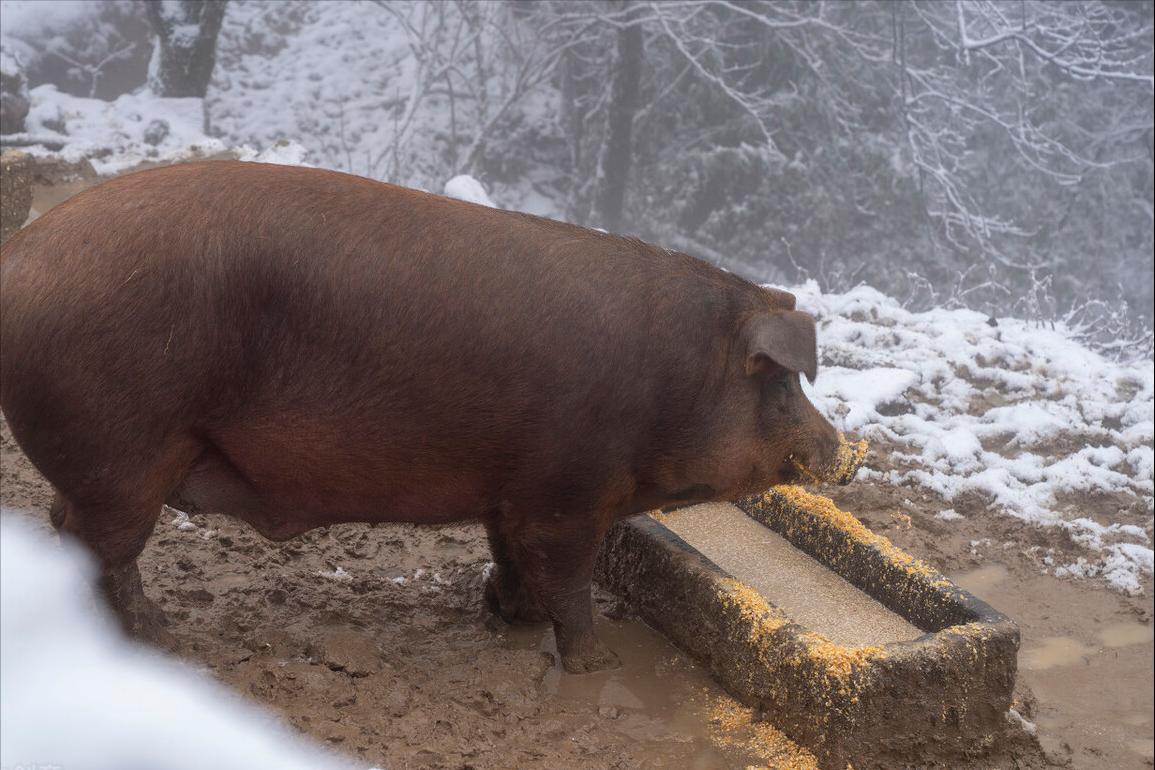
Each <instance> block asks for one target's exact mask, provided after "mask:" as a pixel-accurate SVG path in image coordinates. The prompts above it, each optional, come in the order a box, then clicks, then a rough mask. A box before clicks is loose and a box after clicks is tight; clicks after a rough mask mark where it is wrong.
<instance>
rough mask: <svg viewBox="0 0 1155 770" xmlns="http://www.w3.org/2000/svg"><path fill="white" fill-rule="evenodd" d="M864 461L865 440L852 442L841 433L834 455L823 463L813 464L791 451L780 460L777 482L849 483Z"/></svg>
mask: <svg viewBox="0 0 1155 770" xmlns="http://www.w3.org/2000/svg"><path fill="white" fill-rule="evenodd" d="M865 461H866V441H864V440H860V441H856V442H854V443H853V444H852V443H850V442H849V441H847V440H846V437H845V436H843V435H842V434H839V436H838V448H837V449H836V450H835V452H834V456H833V457H832V458H831V459H830V460H829V461H827V462H826V463H824V464H823V465H819V466H815V465H813V464H811V463H807V462H805V461H804V460H803V459H802V458H800V457H798V456H797V455H795V454H793V453H791V454H789V455H787V456H786V459H785V460H783V462H782V466H783V467H782V469H781V470H780V471H779V477H780V478H782V479H783V481H781V482H779V483H783V484H789V483H791V482H799V481H800V482H802V483H804V484H840V485H846V484H849V483H850V482H851V481H852V480H853V479H854V476H855V475H856V474H857V473H858V469H859V468H861V467H862V464H863V463H864V462H865Z"/></svg>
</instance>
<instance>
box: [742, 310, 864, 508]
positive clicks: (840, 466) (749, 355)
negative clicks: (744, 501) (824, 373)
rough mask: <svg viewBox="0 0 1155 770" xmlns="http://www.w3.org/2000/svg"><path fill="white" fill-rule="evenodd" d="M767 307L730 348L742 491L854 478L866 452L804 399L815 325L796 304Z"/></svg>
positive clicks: (746, 322)
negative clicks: (743, 470)
mask: <svg viewBox="0 0 1155 770" xmlns="http://www.w3.org/2000/svg"><path fill="white" fill-rule="evenodd" d="M769 297H770V302H769V303H768V304H769V306H768V307H767V308H766V309H765V310H758V311H755V312H752V313H750V314H748V315H747V316H746V317H744V318H743V319H742V322H741V324H740V326H739V328H738V329H737V331H736V336H735V338H734V340H733V344H732V346H731V354H730V355H731V361H730V366H729V371H730V377H731V378H732V379H731V382H730V388H731V389H732V390H731V393H732V398H733V401H732V402H731V403H732V405H733V407H736V408H734V409H732V411H730V414H729V419H731V420H733V419H738V420H742V421H745V422H746V425H745V426H743V428H742V429H738V430H737V432H736V434H731V439H734V438H737V437H739V436H740V438H738V441H737V442H736V445H737V446H736V449H737V451H739V452H741V453H742V455H743V457H741V458H735V459H737V461H738V465H739V467H746V468H750V469H751V470H750V476H749V478H748V479H745V480H743V482H742V483H741V484H740V486H742V487H745V489H744V490H743V491H746V492H754V491H761V490H763V489H766V488H767V487H769V486H772V485H775V484H788V483H795V482H807V481H835V482H838V483H842V484H845V483H847V482H849V481H850V479H851V478H852V477H853V476H854V473H855V471H857V470H858V466H859V465H861V462H862V459H863V456H864V454H865V444H860V445H857V446H852V445H848V444H847V443H846V441H845V440H844V439H843V438H842V437H841V436H840V435H839V433H838V431H836V430H835V429H834V426H833V425H831V424H830V422H829V421H827V419H826V418H825V417H823V416H822V415H821V414H820V413H819V412H818V410H817V409H815V408H814V405H813V404H812V403H810V400H809V399H808V398H807V397H806V394H805V393H804V392H803V391H802V381H801V378H802V377H806V379H807V380H809V381H810V382H813V381H814V379H815V377H816V376H817V375H818V360H817V343H816V338H815V337H816V335H815V325H814V317H813V316H811V315H810V314H809V313H803V312H800V311H798V310H795V305H794V296H793V295H792V294H789V293H787V292H782V291H773V290H772V291H770V292H769Z"/></svg>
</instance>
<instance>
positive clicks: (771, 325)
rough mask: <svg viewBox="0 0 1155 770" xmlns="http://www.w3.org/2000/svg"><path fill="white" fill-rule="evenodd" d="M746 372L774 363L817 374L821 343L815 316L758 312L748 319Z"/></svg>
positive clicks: (813, 375)
mask: <svg viewBox="0 0 1155 770" xmlns="http://www.w3.org/2000/svg"><path fill="white" fill-rule="evenodd" d="M743 331H744V336H745V339H746V374H747V375H751V376H752V375H754V374H757V373H758V372H760V371H762V370H764V369H766V368H767V364H768V363H770V362H773V363H775V364H778V365H779V366H781V367H783V368H784V369H789V370H790V371H792V372H800V373H802V374H805V375H806V379H808V380H810V381H811V382H814V378H815V377H816V376H818V343H817V340H816V335H815V331H814V316H812V315H810V314H809V313H802V312H799V311H797V310H775V311H771V312H769V313H758V314H757V315H754V316H751V317H750V319H749V320H747V321H746V325H745V329H744V330H743Z"/></svg>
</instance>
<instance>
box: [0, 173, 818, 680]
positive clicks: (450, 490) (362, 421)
mask: <svg viewBox="0 0 1155 770" xmlns="http://www.w3.org/2000/svg"><path fill="white" fill-rule="evenodd" d="M0 270H2V275H0V344H2V347H0V350H2V355H0V405H2V407H3V410H4V414H5V415H6V417H7V419H8V422H9V424H10V425H11V428H12V431H13V433H14V434H15V436H16V439H17V441H18V442H19V444H20V446H21V447H22V448H23V450H24V451H25V452H26V453H27V455H28V457H29V459H31V461H32V462H33V463H34V464H35V465H36V467H37V468H38V469H39V470H40V471H41V472H42V473H43V474H44V476H45V477H46V478H47V479H48V480H49V481H50V482H51V483H52V485H53V486H54V487H55V489H56V490H57V493H58V494H57V498H56V502H55V504H54V506H53V510H52V515H51V517H52V521H53V523H54V524H55V525H56V527H57V528H58V529H59V530H60V531H61V532H64V533H68V534H69V535H72V536H75V537H76V538H78V539H80V540H81V541H83V542H84V543H85V544H86V545H87V546H88V547H89V548H90V549H91V550H92V551H93V552H94V553H95V554H96V556H97V558H98V559H99V561H100V564H101V567H102V578H101V585H102V588H103V589H104V591H105V593H106V595H107V596H108V598H109V600H110V601H111V603H112V605H113V606H114V608H115V609H116V610H117V611H118V613H119V614H120V616H121V618H122V620H123V621H124V623H125V625H126V628H128V629H129V630H130V631H132V632H134V633H137V634H140V635H143V636H146V637H150V636H151V637H153V638H155V637H156V636H157V635H161V634H163V633H164V632H163V629H162V628H161V626H160V625H159V624H160V623H162V622H163V617H162V616H160V615H159V613H158V611H157V609H156V608H155V607H154V606H153V605H152V604H151V603H149V602H148V600H147V599H145V597H144V594H143V592H142V587H141V581H140V573H139V572H138V570H137V567H136V558H137V556H138V555H139V554H140V552H141V550H142V548H143V547H144V544H145V541H146V540H147V538H148V537H149V534H150V533H151V532H152V530H153V527H154V524H155V522H156V520H157V518H158V516H159V514H160V511H161V507H162V505H163V504H165V503H166V502H168V503H169V504H171V505H173V506H175V507H177V508H181V509H184V510H203V511H212V512H219V513H225V514H229V515H232V516H235V517H238V518H240V519H243V520H244V521H247V522H249V523H250V524H251V525H252V526H253V527H255V528H256V529H257V530H258V531H259V532H261V533H262V534H263V535H265V536H266V537H269V538H272V539H275V540H283V539H287V538H291V537H294V536H296V535H298V534H300V533H302V532H305V531H306V530H309V529H312V528H313V527H321V526H327V525H330V524H338V523H341V522H384V521H399V522H402V521H403V522H415V523H423V524H436V523H442V522H451V521H460V520H466V519H480V520H481V521H483V522H484V523H485V527H486V530H487V532H488V535H489V542H490V545H491V547H492V549H493V558H494V561H495V562H496V565H497V568H496V569H495V570H494V571H493V572H492V573H491V575H490V578H489V582H488V583H487V585H486V590H485V595H486V599H487V601H488V602H489V604H490V606H491V607H492V608H493V609H494V610H495V611H496V612H498V613H500V614H501V615H502V616H503V617H505V618H507V619H509V620H517V619H524V620H533V619H546V618H548V619H549V620H550V621H552V623H553V626H554V630H555V632H556V635H557V648H558V651H559V652H560V655H561V661H562V663H563V665H564V666H565V668H566V669H567V670H568V671H573V672H585V671H594V670H598V669H602V668H606V667H609V666H613V665H615V664H616V657H615V656H614V654H613V653H612V652H611V651H610V650H609V649H607V648H606V647H605V646H604V645H603V644H602V643H601V642H600V641H599V640H598V639H597V638H596V637H595V635H594V633H593V630H592V617H591V604H590V576H591V572H592V570H593V563H594V557H595V555H596V553H597V551H598V548H599V546H600V544H601V542H602V539H603V536H604V535H605V533H606V530H607V529H608V528H609V527H610V525H611V524H613V522H614V521H615V520H617V519H620V518H622V517H625V516H629V515H631V514H636V513H639V512H643V511H647V510H650V509H653V508H657V507H661V506H665V505H671V504H677V503H688V502H694V501H706V500H724V499H732V498H734V497H736V496H739V495H741V494H743V493H746V492H751V491H756V490H761V489H764V488H766V487H767V486H769V485H771V484H776V483H779V482H784V481H791V480H794V479H795V478H796V477H797V474H798V472H799V466H800V465H801V467H802V468H806V467H812V468H821V467H825V466H829V465H830V464H832V463H833V462H834V456H835V452H836V448H837V442H838V436H837V434H836V432H835V430H834V429H833V428H832V427H831V425H830V424H829V423H828V422H827V421H826V420H825V419H823V418H822V417H821V416H820V415H819V414H818V412H817V411H816V410H815V409H814V407H813V406H812V405H811V404H810V403H809V401H807V399H806V397H805V396H804V395H803V393H802V389H801V386H800V383H799V374H804V375H806V376H807V377H808V378H810V379H813V378H814V376H815V369H816V361H815V327H814V319H813V318H812V317H811V316H809V315H807V314H805V313H802V312H797V311H795V310H794V297H793V296H792V295H790V294H788V293H786V292H780V291H772V290H769V291H768V290H766V289H763V288H760V287H758V286H756V285H754V284H752V283H749V282H747V281H745V280H742V279H741V278H738V277H737V276H734V275H731V274H729V273H727V272H724V271H722V270H719V269H717V268H715V267H712V266H710V265H708V264H706V263H704V262H701V261H699V260H696V259H693V258H691V257H689V256H687V255H685V254H680V253H677V252H672V251H668V250H666V249H661V248H657V247H654V246H650V245H648V244H645V243H642V242H641V241H638V240H634V239H630V238H622V237H619V236H616V235H607V234H604V233H600V232H595V231H592V230H586V229H583V228H581V227H575V226H573V225H568V224H563V223H561V222H554V221H551V220H547V219H541V218H539V217H534V216H528V215H525V214H518V213H513V212H508V211H500V210H496V209H491V208H485V207H482V206H477V205H473V204H470V203H464V202H461V201H456V200H450V199H448V198H442V197H438V196H435V195H428V194H425V193H421V192H417V191H414V190H409V189H405V188H402V187H395V186H392V185H388V184H382V183H379V182H374V181H371V180H368V179H362V178H359V177H355V176H349V175H345V174H339V173H335V172H330V171H321V170H315V169H304V168H288V167H283V166H271V165H262V164H256V163H238V162H210V163H197V164H188V165H179V166H172V167H168V168H160V169H154V170H150V171H144V172H141V173H137V174H131V175H128V176H123V177H120V178H117V179H114V180H112V181H109V182H106V183H105V184H102V185H100V186H98V187H95V188H93V189H91V190H88V191H87V192H84V193H81V194H80V195H77V196H76V197H74V198H72V199H71V200H69V201H68V202H67V203H64V204H62V205H60V206H58V207H56V208H55V209H53V210H52V211H50V212H49V213H47V214H46V215H44V216H43V217H41V218H40V219H38V220H37V221H36V222H34V223H33V224H31V225H30V226H28V227H27V228H25V229H23V230H21V231H20V232H19V233H17V234H16V235H15V236H14V237H12V238H11V240H9V241H8V242H7V243H5V244H4V246H3V251H2V252H0Z"/></svg>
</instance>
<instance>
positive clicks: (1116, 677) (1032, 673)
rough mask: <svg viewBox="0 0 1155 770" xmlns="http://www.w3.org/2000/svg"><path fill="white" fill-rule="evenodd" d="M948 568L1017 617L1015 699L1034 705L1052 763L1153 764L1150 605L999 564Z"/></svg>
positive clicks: (1090, 765) (1023, 704) (1154, 710)
mask: <svg viewBox="0 0 1155 770" xmlns="http://www.w3.org/2000/svg"><path fill="white" fill-rule="evenodd" d="M949 577H951V579H952V580H953V581H954V582H955V583H956V584H957V585H959V586H961V587H963V588H965V589H967V590H969V591H971V592H972V593H974V594H976V595H977V596H978V597H979V598H981V599H983V600H984V601H986V602H987V603H989V604H991V605H992V606H993V607H995V608H996V609H998V610H1000V611H1001V612H1004V613H1005V614H1007V615H1009V616H1010V617H1011V618H1013V619H1014V620H1015V621H1016V622H1017V623H1019V625H1020V629H1021V631H1022V647H1021V650H1020V652H1019V684H1020V687H1021V689H1023V690H1024V691H1025V692H1028V693H1029V694H1030V701H1029V702H1020V703H1018V704H1016V706H1017V708H1019V709H1022V710H1025V711H1029V712H1033V717H1032V718H1033V720H1034V722H1035V723H1036V725H1037V734H1038V738H1039V742H1040V744H1041V745H1042V747H1043V749H1044V750H1045V751H1046V752H1047V755H1048V758H1049V759H1050V760H1051V762H1052V763H1054V764H1059V765H1064V764H1069V765H1070V766H1073V767H1078V768H1103V769H1104V770H1106V768H1112V769H1114V768H1143V767H1151V766H1152V764H1153V760H1155V752H1153V750H1152V733H1153V727H1155V688H1153V682H1152V676H1153V675H1152V657H1153V654H1155V643H1153V642H1152V638H1153V633H1152V626H1151V620H1150V612H1149V610H1144V609H1142V608H1141V606H1137V604H1136V601H1135V600H1134V599H1130V598H1127V597H1122V596H1119V595H1118V594H1114V593H1110V592H1106V591H1094V592H1093V591H1090V590H1088V589H1087V588H1086V587H1085V586H1081V585H1079V584H1077V583H1072V582H1068V581H1060V580H1057V579H1055V578H1053V577H1051V576H1048V575H1040V574H1037V573H1035V574H1030V573H1029V572H1028V573H1024V572H1023V571H1020V570H1011V569H1009V568H1008V567H1007V566H1005V565H1002V564H988V565H984V566H982V567H979V568H977V569H973V570H967V571H965V572H960V573H956V574H953V575H949ZM1142 603H1145V604H1149V603H1150V598H1149V597H1147V598H1145V599H1143V600H1142Z"/></svg>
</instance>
